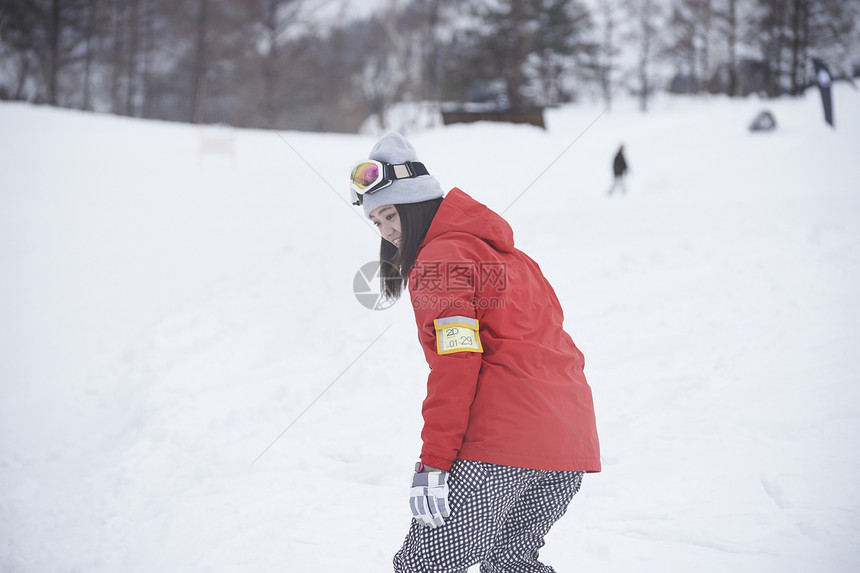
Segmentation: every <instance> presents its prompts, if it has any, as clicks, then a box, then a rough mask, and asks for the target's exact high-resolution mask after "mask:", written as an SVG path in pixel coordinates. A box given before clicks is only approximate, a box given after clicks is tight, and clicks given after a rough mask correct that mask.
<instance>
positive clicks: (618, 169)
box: [609, 144, 627, 195]
mask: <svg viewBox="0 0 860 573" xmlns="http://www.w3.org/2000/svg"><path fill="white" fill-rule="evenodd" d="M612 172H613V173H614V174H615V179H614V180H613V181H612V187H610V188H609V194H610V195H612V192H613V191H615V188H616V187H619V186H620V187H621V194H622V195H624V194H626V193H627V187H626V186H625V185H624V175H625V174H626V173H627V160H626V159H624V144H621V147H619V148H618V153H616V154H615V159H614V160H613V161H612Z"/></svg>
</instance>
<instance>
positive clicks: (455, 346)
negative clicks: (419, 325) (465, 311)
mask: <svg viewBox="0 0 860 573" xmlns="http://www.w3.org/2000/svg"><path fill="white" fill-rule="evenodd" d="M433 326H434V327H435V328H436V350H437V352H439V354H452V353H454V352H483V351H484V349H483V347H482V346H481V336H480V335H479V334H478V321H477V319H474V318H469V317H468V316H448V317H445V318H437V319H436V320H434V321H433Z"/></svg>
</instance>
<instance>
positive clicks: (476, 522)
mask: <svg viewBox="0 0 860 573" xmlns="http://www.w3.org/2000/svg"><path fill="white" fill-rule="evenodd" d="M584 473H585V472H581V471H544V470H531V469H524V468H515V467H509V466H499V465H494V464H488V463H485V462H476V461H471V460H457V461H455V462H454V465H453V466H451V471H450V472H449V474H448V479H449V482H448V483H449V487H450V494H449V502H450V507H451V515H450V517H448V519H447V520H445V523H444V524H443V525H442V526H441V527H437V528H434V529H430V528H426V527H422V526H420V525H419V524H418V523H417V522H416V521H414V520H413V521H412V526H411V527H410V529H409V533H408V534H407V535H406V541H404V543H403V547H401V548H400V551H398V552H397V554H396V555H395V556H394V571H395V572H396V573H418V572H422V573H425V572H426V573H430V572H432V573H466V570H467V569H468V568H469V567H471V566H472V565H475V564H477V563H480V564H481V573H532V572H535V573H537V572H540V573H552V572H553V571H554V569H553V568H552V567H549V566H547V565H544V564H542V563H541V562H540V561H538V550H539V549H540V548H541V547H543V544H544V540H543V538H544V536H545V535H546V534H547V533H548V532H549V530H550V528H551V527H552V525H553V524H554V523H555V522H556V521H557V520H558V519H559V518H560V517H561V516H562V515H564V512H565V511H566V510H567V506H568V504H569V503H570V501H571V499H573V496H574V495H576V492H578V491H579V487H580V485H581V484H582V476H583V474H584Z"/></svg>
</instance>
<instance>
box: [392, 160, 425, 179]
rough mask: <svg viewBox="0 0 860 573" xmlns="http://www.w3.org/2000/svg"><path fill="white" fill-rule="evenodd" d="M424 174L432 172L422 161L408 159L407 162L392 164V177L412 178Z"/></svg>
mask: <svg viewBox="0 0 860 573" xmlns="http://www.w3.org/2000/svg"><path fill="white" fill-rule="evenodd" d="M389 165H391V164H389ZM422 175H430V172H428V171H427V168H426V167H424V164H423V163H421V162H420V161H407V162H406V163H397V164H394V165H391V171H390V179H410V178H412V177H420V176H422Z"/></svg>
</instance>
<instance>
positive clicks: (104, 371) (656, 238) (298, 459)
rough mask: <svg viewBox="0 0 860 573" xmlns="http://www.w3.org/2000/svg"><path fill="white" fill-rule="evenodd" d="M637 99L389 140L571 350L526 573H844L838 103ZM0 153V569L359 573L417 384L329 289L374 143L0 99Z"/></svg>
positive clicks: (416, 400) (855, 553)
mask: <svg viewBox="0 0 860 573" xmlns="http://www.w3.org/2000/svg"><path fill="white" fill-rule="evenodd" d="M635 105H636V104H635V102H618V103H616V105H615V106H614V108H613V110H612V111H611V112H606V113H602V110H601V109H600V108H599V107H594V106H590V105H581V106H577V107H565V108H561V109H557V110H552V111H550V112H549V113H548V116H547V123H548V129H547V130H546V131H543V130H539V129H536V128H532V127H529V126H510V125H498V124H472V125H461V126H448V127H437V128H433V129H427V130H422V131H415V132H413V133H410V134H409V136H410V139H411V140H412V142H413V143H414V144H415V146H416V147H417V149H418V151H419V155H420V157H421V159H422V160H423V161H424V162H425V163H426V164H427V165H428V166H429V168H430V169H431V170H432V171H433V172H434V174H435V175H436V176H437V177H438V178H439V179H440V181H441V182H442V184H443V186H445V187H451V186H454V185H456V186H459V187H461V188H462V189H464V190H465V191H467V192H468V193H470V194H472V195H473V196H475V197H476V198H477V199H479V200H481V201H483V202H484V203H486V204H488V205H489V206H490V207H491V208H493V209H495V210H497V211H499V212H502V211H503V212H504V215H505V217H506V218H507V219H508V220H509V221H510V222H511V224H512V226H513V227H514V230H515V236H516V239H517V241H518V244H519V246H520V248H522V249H523V250H524V251H526V252H527V253H529V254H530V255H531V256H532V257H533V258H535V259H536V260H537V261H538V262H539V263H540V264H541V265H542V268H543V269H544V272H545V273H546V275H547V276H548V277H549V279H550V280H551V282H552V283H553V285H554V286H555V288H556V291H557V293H558V295H559V298H560V299H561V301H562V304H563V306H564V308H565V312H566V319H567V322H566V327H567V329H568V331H569V332H570V333H571V334H572V336H573V338H574V340H576V342H577V344H578V345H579V346H580V348H581V349H582V350H583V351H584V352H585V354H586V359H587V368H586V374H587V376H588V378H589V381H590V383H591V385H592V388H593V391H594V396H595V402H596V407H597V415H598V426H599V430H600V436H601V445H602V453H603V457H604V471H603V472H602V473H600V474H592V475H588V476H587V477H586V479H585V482H584V485H583V489H582V491H581V493H580V494H579V495H578V496H577V498H576V499H575V500H574V502H573V504H572V505H571V508H570V510H569V512H568V514H567V516H565V518H563V519H562V520H561V521H560V522H559V523H558V524H557V525H556V527H555V528H554V530H553V531H552V532H551V533H550V536H549V537H548V543H547V546H546V547H545V548H544V549H543V550H542V552H541V556H542V558H543V560H544V561H545V562H547V563H549V564H552V565H553V566H554V567H555V568H556V569H557V570H558V571H573V570H577V569H581V570H585V571H591V572H619V573H620V572H627V571H631V570H636V571H641V572H651V571H655V572H656V571H660V572H665V571H686V570H689V569H690V568H691V567H695V569H696V570H697V571H702V572H705V573H707V572H715V573H716V572H719V573H723V572H725V571H732V572H746V571H749V572H756V573H761V572H780V573H785V572H795V571H796V572H808V571H828V572H830V573H834V572H838V571H854V570H856V567H857V565H858V563H860V544H858V542H857V540H858V539H860V513H858V512H860V490H858V488H857V487H856V479H857V478H856V476H857V475H858V473H860V447H858V446H860V443H858V436H860V375H858V372H860V353H858V352H857V347H858V344H860V326H858V325H860V289H858V287H857V285H858V283H860V264H858V263H860V227H858V221H860V163H858V162H857V152H858V149H860V93H858V92H856V91H854V90H852V89H851V88H850V87H846V86H845V85H840V84H837V85H836V86H835V116H836V122H837V128H836V129H835V130H834V129H831V128H829V127H828V126H826V125H825V124H824V122H823V119H822V112H821V105H820V101H819V98H818V94H817V93H816V92H814V91H810V92H809V93H808V94H807V95H806V96H805V97H803V98H800V99H796V100H788V99H786V100H780V101H759V100H757V99H754V98H751V99H746V100H739V101H731V100H728V99H724V98H711V99H704V100H695V99H688V98H661V99H659V100H657V101H655V103H654V109H653V111H652V112H650V113H649V114H647V115H642V114H639V113H638V112H636V111H635ZM763 109H770V110H771V111H772V112H773V113H774V115H775V117H776V120H777V122H778V129H777V131H775V132H773V133H767V134H762V133H759V134H751V133H749V132H748V131H747V130H746V126H747V125H748V124H749V123H750V122H751V121H752V120H753V118H754V117H755V115H756V114H757V113H758V112H759V111H761V110H763ZM589 125H590V127H588V126H589ZM0 132H2V134H3V137H2V140H0V150H1V151H0V182H2V184H0V186H2V191H0V257H2V268H3V271H2V280H0V316H2V321H0V347H2V348H3V349H4V350H3V353H2V359H0V381H2V382H0V570H2V571H4V572H10V573H12V572H42V571H57V572H75V571H87V572H114V571H140V572H144V571H145V572H149V571H176V572H189V571H200V572H208V571H218V572H222V571H223V572H265V571H283V570H288V571H308V570H313V571H344V570H349V571H356V572H359V573H360V572H372V571H373V572H376V571H385V570H389V569H390V565H389V564H390V558H391V556H392V555H393V553H394V552H395V551H396V549H397V548H398V547H399V545H400V543H401V542H402V539H403V536H404V535H405V532H406V529H407V526H408V523H409V513H408V509H407V504H406V497H407V494H408V485H409V480H410V477H409V474H410V472H411V470H412V465H413V463H414V461H415V459H416V456H417V453H418V450H419V447H420V442H419V436H418V434H419V430H420V424H421V418H420V402H421V400H422V398H423V386H424V382H425V379H426V374H427V367H426V364H425V363H424V359H423V356H422V354H421V351H420V349H419V348H418V344H417V340H416V334H415V326H414V322H413V319H412V313H411V310H410V308H409V305H408V304H406V303H404V302H401V303H399V304H397V305H395V306H394V307H393V308H391V309H388V310H385V311H377V312H374V311H371V310H368V309H366V308H364V307H363V306H362V305H360V304H359V303H358V302H357V301H356V299H355V297H354V296H353V293H352V285H353V277H354V275H355V273H356V272H357V270H358V269H359V268H360V267H361V266H362V265H363V264H364V263H366V262H368V261H370V260H372V259H373V258H374V256H375V254H376V252H377V248H378V238H377V237H376V235H375V231H374V230H373V229H372V227H371V226H370V225H369V224H367V222H366V221H364V220H363V218H362V217H361V216H360V215H359V214H358V212H356V211H355V209H354V208H352V207H350V206H349V205H348V204H347V201H346V198H347V191H346V184H345V183H344V180H345V178H346V173H347V172H348V169H349V167H350V166H351V165H352V163H353V162H354V161H356V160H357V159H360V158H362V157H365V156H366V153H367V151H369V149H370V147H371V146H372V145H373V142H374V140H375V137H374V136H372V135H360V136H350V135H329V134H307V133H294V132H281V133H275V132H273V131H250V130H231V129H228V128H215V127H191V126H184V125H178V124H170V123H161V122H152V121H149V122H144V121H139V120H132V119H128V118H117V117H111V116H99V115H92V114H83V113H79V112H73V111H67V110H65V111H64V110H56V109H50V108H44V107H35V106H29V105H24V104H13V103H3V104H2V105H0ZM622 141H623V142H624V143H625V145H626V150H627V157H628V162H629V164H630V166H631V170H632V173H631V176H630V178H629V180H628V194H627V196H625V197H620V196H617V195H616V196H613V197H608V196H607V195H606V191H607V190H608V188H609V185H610V182H611V181H610V177H611V174H610V162H611V159H612V155H613V154H614V152H615V149H616V148H617V145H618V144H619V143H621V142H622ZM213 142H215V143H213ZM219 142H220V143H219Z"/></svg>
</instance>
